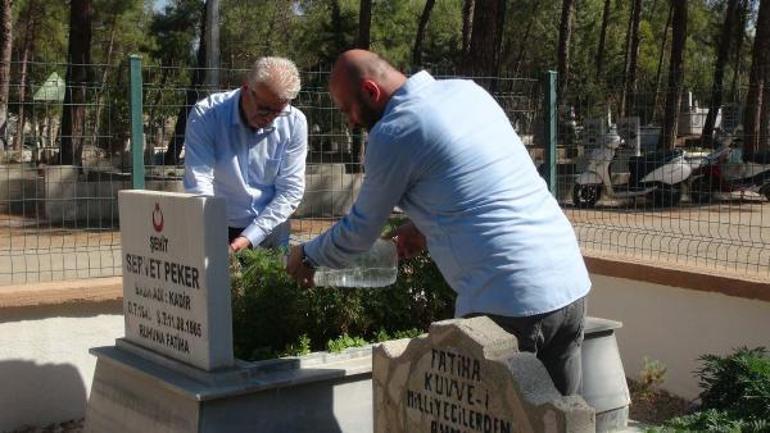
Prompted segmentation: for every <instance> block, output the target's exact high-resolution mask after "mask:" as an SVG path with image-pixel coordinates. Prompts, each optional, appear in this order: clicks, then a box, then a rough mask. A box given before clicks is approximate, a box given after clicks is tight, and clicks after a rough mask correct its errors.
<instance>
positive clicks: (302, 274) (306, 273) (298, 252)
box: [286, 245, 315, 288]
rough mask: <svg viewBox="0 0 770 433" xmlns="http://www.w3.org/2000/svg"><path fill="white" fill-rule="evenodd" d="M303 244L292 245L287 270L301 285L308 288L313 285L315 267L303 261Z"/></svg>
mask: <svg viewBox="0 0 770 433" xmlns="http://www.w3.org/2000/svg"><path fill="white" fill-rule="evenodd" d="M303 255H304V254H303V252H302V245H296V246H294V247H292V249H291V252H290V253H289V260H288V262H287V263H286V272H288V274H289V275H291V277H292V278H294V280H295V281H296V282H297V283H299V285H300V286H302V287H305V288H308V287H313V286H314V284H313V276H314V275H315V269H313V268H311V267H310V266H307V265H305V264H304V263H302V256H303Z"/></svg>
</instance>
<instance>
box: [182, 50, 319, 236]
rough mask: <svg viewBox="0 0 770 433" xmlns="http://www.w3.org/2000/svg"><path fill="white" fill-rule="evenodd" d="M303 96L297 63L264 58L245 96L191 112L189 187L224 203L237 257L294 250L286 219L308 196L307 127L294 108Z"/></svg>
mask: <svg viewBox="0 0 770 433" xmlns="http://www.w3.org/2000/svg"><path fill="white" fill-rule="evenodd" d="M299 90H300V79H299V73H298V71H297V67H296V66H295V65H294V63H293V62H292V61H291V60H288V59H285V58H281V57H262V58H260V59H258V60H257V61H256V62H255V63H254V66H253V67H252V68H251V70H250V71H249V73H248V75H247V77H246V80H245V82H244V84H243V85H242V86H241V87H240V88H239V89H235V90H231V91H228V92H222V93H215V94H212V95H210V96H208V97H207V98H205V99H203V100H201V101H198V103H196V104H195V106H194V107H193V108H192V110H191V111H190V116H189V118H188V120H187V130H186V133H185V144H184V146H185V175H184V187H185V190H186V191H187V192H190V193H194V194H203V195H209V196H216V197H224V198H225V199H226V201H227V219H228V229H229V242H230V249H231V250H232V251H239V250H241V249H244V248H250V247H253V246H261V247H264V248H277V247H281V246H288V243H289V221H288V219H289V216H290V215H291V214H292V213H293V212H294V210H295V209H296V208H297V206H299V202H300V200H302V194H303V192H304V190H305V177H304V176H305V157H306V155H307V120H306V119H305V115H304V114H303V113H302V112H301V111H300V110H298V109H297V108H296V107H292V106H291V102H292V100H294V98H296V97H297V94H298V93H299Z"/></svg>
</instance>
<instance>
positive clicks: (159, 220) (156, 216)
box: [152, 203, 163, 233]
mask: <svg viewBox="0 0 770 433" xmlns="http://www.w3.org/2000/svg"><path fill="white" fill-rule="evenodd" d="M152 228H154V229H155V231H156V232H158V233H160V232H161V231H163V212H162V211H161V210H160V204H159V203H155V210H153V211H152Z"/></svg>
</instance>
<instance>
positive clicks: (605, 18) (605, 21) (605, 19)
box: [596, 0, 610, 80]
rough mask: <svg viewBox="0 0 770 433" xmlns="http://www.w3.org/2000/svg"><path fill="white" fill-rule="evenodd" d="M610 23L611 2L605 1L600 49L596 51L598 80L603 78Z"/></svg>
mask: <svg viewBox="0 0 770 433" xmlns="http://www.w3.org/2000/svg"><path fill="white" fill-rule="evenodd" d="M609 21H610V0H604V13H603V14H602V30H601V32H600V33H599V47H598V48H597V49H596V78H598V79H600V80H601V78H602V72H604V71H603V68H604V44H605V40H606V39H607V24H608V23H609Z"/></svg>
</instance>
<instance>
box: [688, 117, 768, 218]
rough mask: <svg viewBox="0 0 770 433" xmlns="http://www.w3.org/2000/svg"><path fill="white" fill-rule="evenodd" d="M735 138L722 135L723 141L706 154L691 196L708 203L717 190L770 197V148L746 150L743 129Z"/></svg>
mask: <svg viewBox="0 0 770 433" xmlns="http://www.w3.org/2000/svg"><path fill="white" fill-rule="evenodd" d="M736 134H737V137H736V138H735V139H734V140H733V139H731V138H730V137H729V136H728V137H723V139H722V140H720V141H721V143H722V144H721V145H720V147H719V148H718V149H716V150H715V151H714V152H713V153H712V154H711V155H709V156H708V157H707V158H708V159H710V160H711V161H715V162H714V163H709V164H705V165H704V166H703V167H702V168H701V170H700V173H698V176H697V177H696V178H694V179H693V182H692V185H691V188H690V196H691V197H692V200H693V201H695V202H698V203H708V202H710V201H711V200H712V199H713V198H714V197H715V196H714V193H731V192H747V191H749V192H754V193H758V194H761V195H763V196H765V198H767V199H768V200H770V151H763V152H755V153H753V154H751V155H745V154H743V146H742V139H741V138H740V137H741V135H742V133H741V132H740V130H738V131H737V132H736Z"/></svg>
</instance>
